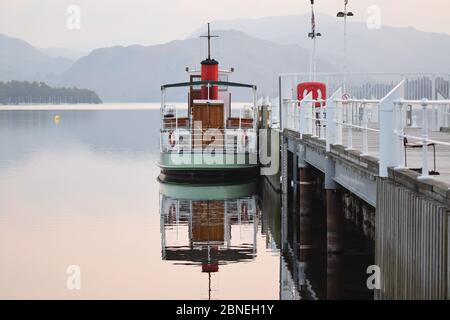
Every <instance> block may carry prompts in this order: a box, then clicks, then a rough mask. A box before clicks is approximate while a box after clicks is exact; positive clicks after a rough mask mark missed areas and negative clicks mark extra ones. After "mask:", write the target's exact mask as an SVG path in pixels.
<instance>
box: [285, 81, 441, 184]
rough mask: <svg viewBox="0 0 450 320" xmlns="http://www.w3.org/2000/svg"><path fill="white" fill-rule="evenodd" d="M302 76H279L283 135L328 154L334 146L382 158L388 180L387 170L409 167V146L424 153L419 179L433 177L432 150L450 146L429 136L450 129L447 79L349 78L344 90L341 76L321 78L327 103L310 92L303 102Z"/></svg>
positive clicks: (381, 164) (383, 174)
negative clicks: (310, 140) (318, 145)
mask: <svg viewBox="0 0 450 320" xmlns="http://www.w3.org/2000/svg"><path fill="white" fill-rule="evenodd" d="M304 76H305V75H301V74H300V75H281V76H280V104H281V108H280V119H281V129H282V130H284V129H288V130H291V131H294V132H298V133H299V134H300V137H302V136H303V135H309V136H312V137H315V138H318V139H322V140H324V141H326V146H327V151H330V148H331V146H332V145H343V146H345V147H346V149H347V150H357V151H360V152H361V155H362V156H370V155H372V156H375V157H378V158H379V160H380V172H379V175H380V176H381V177H387V175H388V167H395V168H398V169H402V168H406V164H405V163H406V161H405V160H406V159H405V148H406V141H410V142H411V143H414V144H415V145H416V146H419V147H420V148H421V149H422V160H421V163H422V164H421V168H422V174H421V176H420V177H419V178H420V179H423V178H429V165H428V161H429V159H428V158H429V157H428V155H429V154H428V153H429V150H428V148H429V146H431V145H435V146H436V145H437V146H443V147H450V139H448V140H439V139H432V138H431V137H430V133H431V132H438V131H440V130H441V128H448V127H449V123H450V99H449V92H450V89H449V88H450V77H449V76H448V75H442V74H438V75H436V74H434V75H425V74H423V75H412V74H411V75H394V74H372V75H353V77H352V76H347V78H346V79H347V82H346V91H344V90H343V87H337V86H336V83H338V82H339V80H340V78H339V77H340V76H339V75H333V74H323V75H321V76H320V77H319V79H318V81H321V80H322V81H323V82H325V84H327V89H328V93H332V94H331V95H328V96H327V99H326V100H313V99H312V94H311V93H310V94H309V95H308V96H306V97H305V98H304V99H303V100H301V101H299V100H297V92H296V88H297V84H298V83H300V82H302V81H303V80H306V81H307V79H306V78H305V79H302V77H304ZM321 78H322V79H321ZM358 81H359V82H358ZM395 81H396V82H395ZM341 83H342V82H341ZM358 83H359V84H358ZM330 89H331V90H333V91H330ZM408 129H420V131H419V133H414V132H416V131H417V130H416V131H414V130H412V131H411V130H408ZM411 132H412V133H411ZM449 136H450V134H449ZM356 139H357V140H358V141H359V142H360V143H359V145H358V146H355V144H354V141H355V140H356Z"/></svg>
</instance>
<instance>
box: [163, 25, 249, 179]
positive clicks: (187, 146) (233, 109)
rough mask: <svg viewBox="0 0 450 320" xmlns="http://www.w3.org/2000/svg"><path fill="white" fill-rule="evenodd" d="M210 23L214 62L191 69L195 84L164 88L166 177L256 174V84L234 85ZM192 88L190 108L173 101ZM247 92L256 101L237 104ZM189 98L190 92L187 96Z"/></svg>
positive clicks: (187, 83) (164, 169) (208, 37)
mask: <svg viewBox="0 0 450 320" xmlns="http://www.w3.org/2000/svg"><path fill="white" fill-rule="evenodd" d="M213 37H214V36H211V34H210V27H209V24H208V35H207V36H206V38H207V39H208V58H207V59H206V60H204V61H202V62H201V69H200V70H199V71H195V70H194V71H191V70H190V69H189V68H186V72H187V73H188V75H189V81H188V82H184V83H173V84H166V85H163V86H162V87H161V91H162V101H161V130H160V145H161V155H160V162H159V166H160V167H161V169H162V173H163V174H164V175H171V176H184V175H186V174H188V175H202V174H203V175H204V176H209V177H214V176H217V174H222V175H224V176H225V175H226V176H228V175H232V173H237V174H238V175H242V174H244V172H246V173H248V172H251V171H253V172H256V168H257V166H258V163H257V150H258V149H257V140H258V139H257V129H258V123H257V107H256V103H257V102H256V99H257V95H256V86H255V85H252V84H244V83H235V82H229V79H228V78H229V76H230V75H231V74H232V73H233V72H234V69H233V68H232V69H230V70H223V69H220V68H219V62H218V61H216V60H215V59H212V58H211V38H213ZM180 89H181V90H186V89H187V90H186V91H187V95H188V101H187V105H186V104H185V105H182V106H180V104H175V103H168V100H169V95H170V91H176V90H180ZM234 90H236V91H238V92H239V94H240V95H239V97H241V94H242V91H245V94H246V95H247V96H249V97H250V98H249V99H248V98H247V100H250V103H248V104H242V103H234V102H232V98H234V96H233V94H234V93H233V92H232V91H234ZM183 94H186V92H184V93H183Z"/></svg>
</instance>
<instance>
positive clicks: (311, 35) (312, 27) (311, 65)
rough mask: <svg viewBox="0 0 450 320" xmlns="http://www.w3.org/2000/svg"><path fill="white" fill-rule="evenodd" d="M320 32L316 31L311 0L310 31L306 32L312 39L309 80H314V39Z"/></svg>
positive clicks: (312, 0)
mask: <svg viewBox="0 0 450 320" xmlns="http://www.w3.org/2000/svg"><path fill="white" fill-rule="evenodd" d="M321 36H322V34H321V33H320V32H316V17H315V15H314V0H311V32H310V33H308V37H309V38H311V40H312V41H313V43H312V49H311V56H310V58H309V74H310V80H313V81H315V80H316V69H317V64H316V41H317V37H321Z"/></svg>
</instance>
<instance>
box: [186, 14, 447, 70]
mask: <svg viewBox="0 0 450 320" xmlns="http://www.w3.org/2000/svg"><path fill="white" fill-rule="evenodd" d="M355 14H356V15H360V14H359V13H355ZM316 20H317V29H318V31H320V32H321V33H322V34H323V37H322V38H320V40H319V42H318V52H319V53H318V54H319V55H321V56H322V57H324V58H325V59H327V60H328V61H330V62H331V63H333V65H334V66H335V67H336V68H338V69H339V70H341V66H342V52H343V21H342V19H338V18H335V17H330V16H327V15H323V14H317V15H316ZM212 25H213V26H214V28H220V29H223V30H227V29H234V30H240V31H243V32H245V33H247V34H249V35H251V36H254V37H259V38H262V39H267V40H270V41H273V42H277V43H279V44H297V45H300V46H302V47H304V48H310V46H311V41H310V40H309V39H308V38H307V33H308V32H309V30H310V25H311V16H310V15H309V14H303V15H295V16H283V17H267V18H260V19H238V20H231V21H215V22H213V23H212ZM203 31H204V27H202V28H200V29H199V30H197V31H196V32H194V34H193V36H195V37H196V36H198V35H199V34H200V33H201V32H203ZM449 56H450V36H449V35H447V34H438V33H428V32H422V31H418V30H416V29H413V28H392V27H387V26H383V27H382V28H381V29H380V30H369V29H368V28H367V26H366V24H365V23H362V22H351V19H350V18H349V27H348V57H349V64H350V66H351V69H350V70H353V71H369V72H403V73H406V72H449V71H450V59H448V57H449Z"/></svg>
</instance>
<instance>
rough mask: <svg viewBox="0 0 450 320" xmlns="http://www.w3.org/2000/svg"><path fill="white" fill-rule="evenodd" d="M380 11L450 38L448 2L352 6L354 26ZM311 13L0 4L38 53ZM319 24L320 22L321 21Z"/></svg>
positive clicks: (244, 4) (354, 2) (168, 2)
mask: <svg viewBox="0 0 450 320" xmlns="http://www.w3.org/2000/svg"><path fill="white" fill-rule="evenodd" d="M343 2H344V0H316V10H317V11H318V12H322V13H326V14H329V15H333V16H334V15H335V14H336V12H337V11H338V10H341V9H342V7H343ZM74 4H75V5H78V6H79V7H80V9H81V29H80V30H69V29H68V28H67V27H66V22H67V19H68V14H67V12H66V11H67V8H68V7H69V6H70V5H74ZM371 5H377V6H379V7H380V9H381V18H382V23H383V24H384V25H389V26H401V27H405V26H412V27H414V28H417V29H419V30H424V31H434V32H443V33H447V34H450V1H449V0H350V9H351V10H352V11H354V12H355V14H356V15H357V17H355V20H360V21H361V20H362V21H365V20H366V19H367V17H368V14H367V12H366V11H367V8H368V7H369V6H371ZM305 12H309V0H164V1H162V0H0V33H4V34H6V35H8V36H12V37H18V38H22V39H24V40H26V41H28V42H30V43H31V44H32V45H35V46H38V47H50V46H58V47H69V48H75V49H79V50H84V51H88V50H90V49H93V48H96V47H104V46H112V45H130V44H143V45H149V44H155V43H163V42H167V41H170V40H174V39H184V38H186V37H187V36H188V35H189V34H190V33H191V32H193V31H194V30H195V29H197V28H199V27H200V26H202V25H203V24H205V23H206V22H208V21H212V20H217V19H221V20H223V19H226V20H228V19H236V18H258V17H266V16H280V15H287V14H300V13H305ZM318 23H320V21H318Z"/></svg>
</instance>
